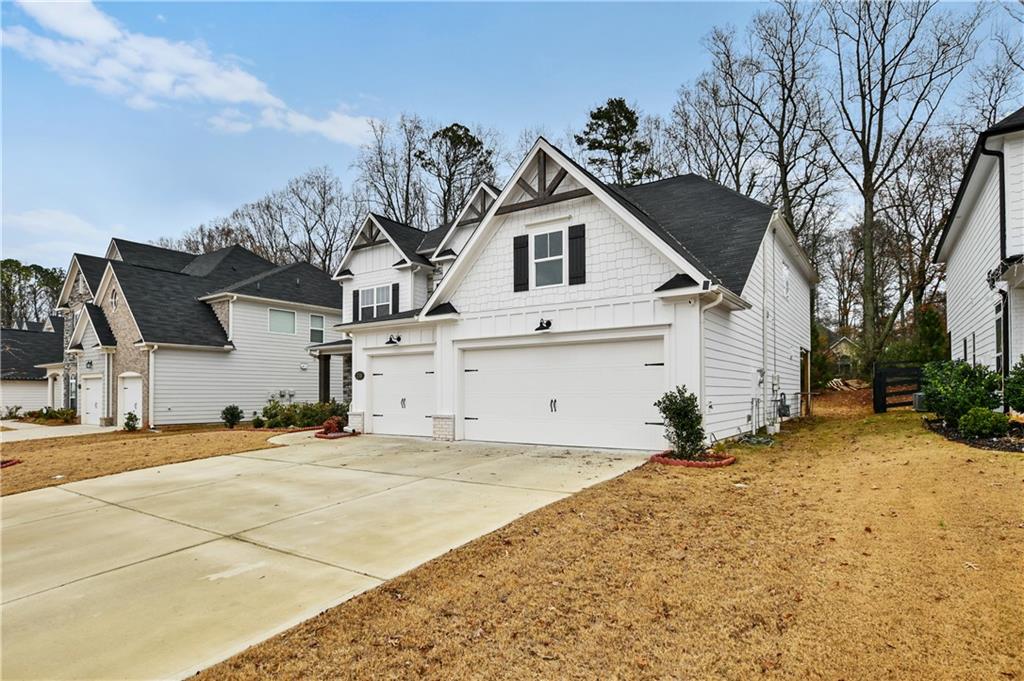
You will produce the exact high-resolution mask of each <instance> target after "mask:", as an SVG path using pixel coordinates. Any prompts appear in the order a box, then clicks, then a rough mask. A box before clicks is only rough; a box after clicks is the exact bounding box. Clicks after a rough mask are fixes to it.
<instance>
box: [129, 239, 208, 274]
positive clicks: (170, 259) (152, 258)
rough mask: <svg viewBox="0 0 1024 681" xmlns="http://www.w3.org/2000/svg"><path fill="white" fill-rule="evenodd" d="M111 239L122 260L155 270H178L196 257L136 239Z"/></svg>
mask: <svg viewBox="0 0 1024 681" xmlns="http://www.w3.org/2000/svg"><path fill="white" fill-rule="evenodd" d="M112 241H113V242H114V245H115V246H117V252H118V253H120V254H121V260H122V262H126V263H128V264H130V265H138V266H140V267H150V268H152V269H155V270H165V271H167V272H180V271H181V270H182V269H183V268H185V267H186V266H187V265H188V264H189V263H190V262H192V260H194V259H195V257H196V256H195V255H194V254H192V253H185V252H183V251H174V250H171V249H170V248H163V247H161V246H154V245H152V244H142V243H139V242H137V241H127V240H125V239H117V238H115V239H112Z"/></svg>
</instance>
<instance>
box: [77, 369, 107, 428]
mask: <svg viewBox="0 0 1024 681" xmlns="http://www.w3.org/2000/svg"><path fill="white" fill-rule="evenodd" d="M79 392H80V393H81V394H80V395H79V398H80V399H81V402H82V411H81V414H82V423H85V424H88V425H92V426H98V425H100V416H101V415H102V414H103V379H102V378H83V379H82V384H81V386H80V390H79Z"/></svg>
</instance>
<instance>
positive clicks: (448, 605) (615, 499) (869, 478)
mask: <svg viewBox="0 0 1024 681" xmlns="http://www.w3.org/2000/svg"><path fill="white" fill-rule="evenodd" d="M865 397H867V400H869V399H870V396H869V395H864V394H860V395H853V396H851V395H842V396H839V397H837V398H831V399H829V400H825V401H822V402H819V405H818V409H819V412H818V414H819V415H818V416H816V417H815V418H814V419H808V420H805V421H804V422H803V423H801V424H800V425H797V426H795V427H793V428H791V429H789V430H788V432H787V433H786V434H785V436H784V437H783V438H782V439H781V441H780V442H778V443H777V444H776V445H775V446H774V447H771V448H764V447H761V448H741V447H737V448H735V449H734V451H736V452H737V453H738V454H739V456H740V459H739V462H738V463H737V464H736V465H734V466H732V467H729V468H725V469H719V470H692V469H679V468H669V467H662V466H656V465H651V464H648V465H646V466H644V467H643V468H641V469H639V470H637V471H634V472H632V473H629V474H626V475H624V476H622V477H620V478H617V479H615V480H612V481H609V482H607V483H605V484H602V485H598V486H596V487H593V488H590V489H588V490H585V491H583V492H581V493H580V494H577V495H575V496H573V497H571V498H569V499H566V500H564V501H561V502H558V503H556V504H553V505H551V506H548V507H546V508H544V509H541V510H539V511H537V512H535V513H532V514H530V515H528V516H525V517H523V518H522V519H520V520H518V521H516V522H514V523H512V524H511V525H509V526H507V527H505V528H503V529H502V530H499V531H497V532H494V533H492V534H490V535H488V536H486V537H483V538H481V539H479V540H477V541H475V542H473V543H471V544H469V545H467V546H464V547H462V548H460V549H457V550H455V551H453V552H451V553H448V554H446V555H445V556H442V557H440V558H438V559H437V560H434V561H432V562H430V563H428V564H426V565H424V566H422V567H420V568H418V569H416V570H413V571H411V572H410V573H408V574H406V575H404V576H402V577H399V578H397V579H394V580H392V581H390V582H388V583H387V584H385V585H383V586H381V587H379V588H377V589H375V590H373V591H370V592H368V593H366V594H363V595H362V596H359V597H358V598H355V599H353V600H351V601H349V602H347V603H345V604H343V605H341V606H339V607H337V608H334V609H332V610H329V611H327V612H325V613H323V614H321V615H320V616H318V617H316V618H313V619H311V620H308V621H307V622H305V623H303V624H301V625H299V626H297V627H295V628H293V629H291V630H289V631H286V632H284V633H283V634H281V635H279V636H277V637H275V638H273V639H270V640H269V641H267V642H264V643H262V644H260V645H257V646H255V647H253V648H251V649H249V650H248V651H246V652H244V653H242V654H240V655H238V656H236V657H234V658H232V659H230V660H228V661H226V662H224V663H222V664H220V665H217V666H215V667H213V668H211V669H209V670H207V671H206V672H205V673H204V674H203V676H204V677H205V678H208V679H250V678H267V679H271V678H274V679H277V678H304V679H305V678H309V679H326V678H338V677H341V678H360V679H361V678H410V679H412V678H420V677H428V678H515V679H522V678H537V679H555V678H581V679H582V678H586V679H592V678H622V679H626V678H628V679H634V678H657V679H662V678H681V679H712V678H714V679H746V678H752V677H768V678H779V679H782V678H786V679H788V678H826V679H1013V678H1017V679H1020V678H1024V671H1022V666H1024V576H1022V575H1024V569H1022V568H1024V565H1022V556H1024V506H1022V499H1024V457H1022V456H1021V455H1016V454H1004V453H994V452H986V451H981V450H977V449H971V448H968V447H966V446H964V445H960V444H955V443H950V442H946V441H945V440H943V439H941V438H939V437H938V436H937V435H935V434H933V433H930V432H928V431H926V430H925V429H924V428H923V427H922V426H921V424H920V417H919V416H917V415H915V414H913V413H909V412H892V413H889V414H887V415H883V416H878V417H876V416H870V415H868V414H867V413H866V411H865V402H866V401H867V400H865V399H864V398H865Z"/></svg>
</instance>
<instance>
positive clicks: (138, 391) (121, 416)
mask: <svg viewBox="0 0 1024 681" xmlns="http://www.w3.org/2000/svg"><path fill="white" fill-rule="evenodd" d="M129 413H132V414H135V415H136V416H137V417H139V420H138V422H137V423H138V424H140V425H141V424H142V416H143V414H142V377H141V376H124V377H122V378H121V395H120V397H119V398H118V403H117V425H118V426H120V427H121V428H124V421H125V416H126V415H127V414H129Z"/></svg>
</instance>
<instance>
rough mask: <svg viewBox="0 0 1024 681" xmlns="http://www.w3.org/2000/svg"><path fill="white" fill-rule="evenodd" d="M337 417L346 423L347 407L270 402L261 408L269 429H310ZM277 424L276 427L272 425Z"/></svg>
mask: <svg viewBox="0 0 1024 681" xmlns="http://www.w3.org/2000/svg"><path fill="white" fill-rule="evenodd" d="M334 416H337V417H338V418H340V419H342V420H343V421H345V422H346V423H347V422H348V405H347V404H346V403H344V402H335V401H334V400H331V401H330V402H292V403H291V404H282V403H281V402H278V401H277V400H271V401H270V402H268V403H267V405H266V406H265V407H263V418H264V419H266V420H267V425H268V426H269V427H271V428H289V427H291V426H296V427H298V428H312V427H313V426H319V425H321V424H322V423H323V422H324V421H326V420H327V419H329V418H331V417H334ZM272 424H277V425H272Z"/></svg>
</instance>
